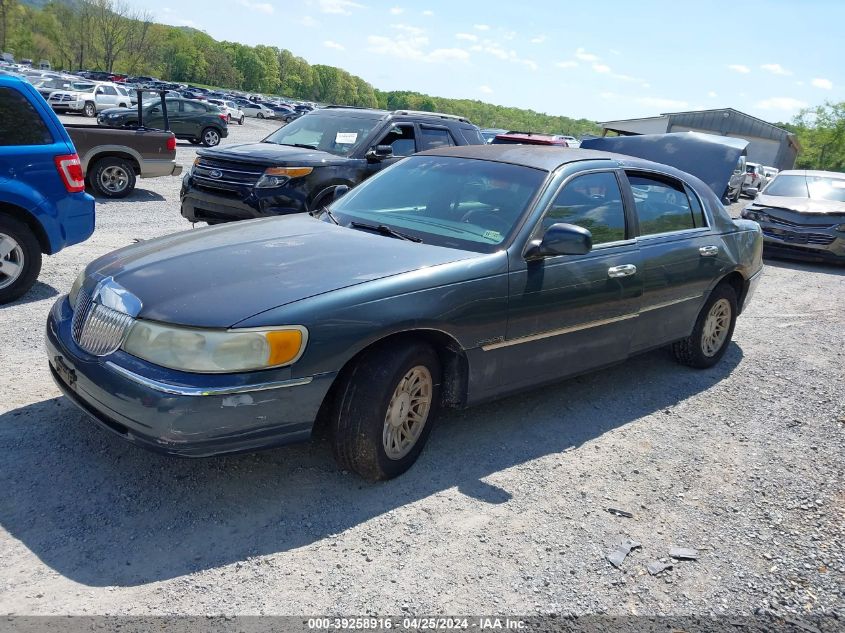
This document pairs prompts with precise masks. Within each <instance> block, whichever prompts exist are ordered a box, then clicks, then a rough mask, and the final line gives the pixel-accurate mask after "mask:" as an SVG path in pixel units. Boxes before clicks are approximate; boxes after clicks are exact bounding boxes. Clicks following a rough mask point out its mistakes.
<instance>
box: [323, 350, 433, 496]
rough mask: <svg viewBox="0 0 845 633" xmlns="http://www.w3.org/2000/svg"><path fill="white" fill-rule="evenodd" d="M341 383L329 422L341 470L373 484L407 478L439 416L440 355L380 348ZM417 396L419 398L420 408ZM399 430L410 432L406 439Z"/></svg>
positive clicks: (359, 362) (348, 371) (346, 372)
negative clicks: (412, 413) (412, 415)
mask: <svg viewBox="0 0 845 633" xmlns="http://www.w3.org/2000/svg"><path fill="white" fill-rule="evenodd" d="M397 347H398V349H397ZM339 380H340V382H339V383H338V386H337V390H336V392H335V398H334V406H333V411H332V414H331V421H330V429H331V434H330V441H331V444H332V452H333V453H334V457H335V460H336V461H337V463H338V466H340V467H341V468H343V469H346V470H351V471H353V472H355V473H357V474H358V475H360V476H361V477H363V478H364V479H367V480H369V481H379V480H384V479H392V478H393V477H397V476H398V475H401V474H402V473H404V472H405V471H406V470H408V469H409V468H410V467H411V466H412V465H413V464H414V462H415V461H416V460H417V457H419V455H420V453H421V452H422V450H423V447H424V446H425V443H426V440H428V436H429V434H430V433H431V429H432V427H433V426H434V423H435V420H436V417H437V412H438V409H439V404H440V362H439V360H438V358H437V354H435V353H434V350H432V349H431V347H429V346H428V345H426V344H424V343H418V342H411V343H410V344H405V345H402V344H399V345H397V344H396V343H394V344H393V345H392V346H389V347H388V346H381V347H376V348H374V349H372V350H370V351H367V352H364V354H363V355H362V356H361V357H360V358H359V359H358V360H356V361H355V362H354V365H352V366H351V367H348V368H347V369H346V370H344V372H343V374H342V375H341V377H340V379H339ZM413 394H416V397H419V398H420V400H419V401H418V402H417V403H416V404H414V401H413V400H412V399H411V398H413V397H415V396H414V395H413ZM415 408H416V413H417V414H418V415H419V417H420V418H421V421H417V422H416V423H414V421H413V420H412V419H410V417H409V416H408V413H409V412H410V411H412V410H414V409H415ZM399 429H403V430H404V431H406V433H405V434H404V438H403V434H402V433H400V432H399ZM407 431H410V433H411V434H412V435H414V436H415V437H411V436H409V435H408V434H407ZM403 440H407V443H405V442H404V441H403ZM398 441H403V444H402V445H400V444H399V443H398ZM388 447H389V450H390V451H391V453H392V454H391V453H388Z"/></svg>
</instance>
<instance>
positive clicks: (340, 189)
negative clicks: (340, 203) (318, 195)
mask: <svg viewBox="0 0 845 633" xmlns="http://www.w3.org/2000/svg"><path fill="white" fill-rule="evenodd" d="M348 191H349V187H348V186H347V185H338V186H337V187H335V188H334V191H332V202H334V201H335V200H337V199H338V198H342V197H343V196H345V195H346V194H347V192H348Z"/></svg>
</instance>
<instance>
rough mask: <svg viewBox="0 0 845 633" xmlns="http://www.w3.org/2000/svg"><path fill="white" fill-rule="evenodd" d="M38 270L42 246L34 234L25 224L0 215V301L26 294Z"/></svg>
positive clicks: (8, 300)
mask: <svg viewBox="0 0 845 633" xmlns="http://www.w3.org/2000/svg"><path fill="white" fill-rule="evenodd" d="M39 272H41V248H40V247H39V245H38V240H37V239H35V235H33V233H32V231H31V230H30V229H29V227H28V226H26V225H25V224H23V223H21V222H18V221H17V220H15V219H14V218H10V217H7V216H2V215H0V304H2V303H8V302H10V301H14V300H15V299H17V298H18V297H20V296H22V295H23V294H25V293H26V292H27V291H28V290H29V289H30V288H32V286H33V284H34V283H35V280H36V279H38V273H39Z"/></svg>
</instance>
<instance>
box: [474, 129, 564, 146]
mask: <svg viewBox="0 0 845 633" xmlns="http://www.w3.org/2000/svg"><path fill="white" fill-rule="evenodd" d="M491 143H492V144H493V145H557V146H559V147H569V144H568V143H567V142H566V140H565V139H564V138H563V137H562V136H558V135H556V134H532V133H531V132H507V133H505V134H497V135H496V136H495V137H494V138H493V141H492V142H491Z"/></svg>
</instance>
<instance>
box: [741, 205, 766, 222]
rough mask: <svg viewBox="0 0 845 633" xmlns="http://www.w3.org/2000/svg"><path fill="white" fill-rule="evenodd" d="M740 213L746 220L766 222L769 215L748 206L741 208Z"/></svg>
mask: <svg viewBox="0 0 845 633" xmlns="http://www.w3.org/2000/svg"><path fill="white" fill-rule="evenodd" d="M740 215H741V216H742V217H743V218H745V219H746V220H754V221H755V222H766V221H767V220H768V219H769V216H767V215H766V214H765V213H762V212H760V211H755V210H754V209H748V208H746V209H743V210H742V213H741V214H740Z"/></svg>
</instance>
